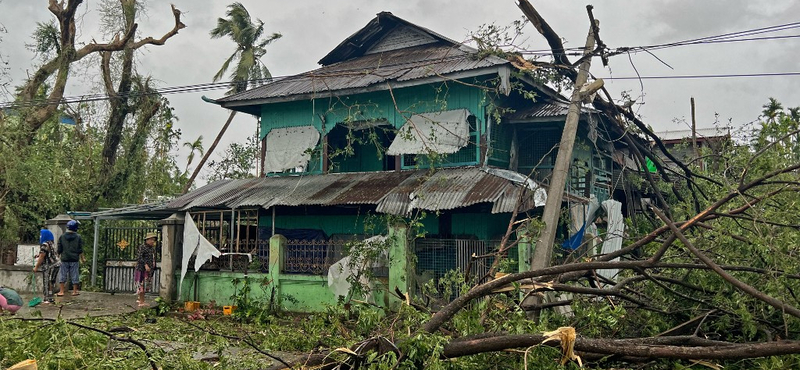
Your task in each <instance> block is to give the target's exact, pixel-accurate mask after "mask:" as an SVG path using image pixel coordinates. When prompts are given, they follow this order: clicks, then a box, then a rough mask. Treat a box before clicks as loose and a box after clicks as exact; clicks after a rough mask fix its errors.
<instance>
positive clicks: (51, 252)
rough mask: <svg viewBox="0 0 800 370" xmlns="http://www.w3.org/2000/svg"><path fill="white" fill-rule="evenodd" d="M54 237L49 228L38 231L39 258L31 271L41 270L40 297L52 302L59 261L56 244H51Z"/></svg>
mask: <svg viewBox="0 0 800 370" xmlns="http://www.w3.org/2000/svg"><path fill="white" fill-rule="evenodd" d="M54 242H55V239H54V238H53V233H52V232H50V230H47V229H42V230H40V231H39V258H37V259H36V266H34V267H33V273H34V274H35V273H36V272H37V271H41V272H42V298H43V299H44V302H45V303H47V302H50V303H52V302H53V294H54V293H55V288H56V280H57V279H58V269H59V267H60V266H61V261H59V260H58V255H57V254H56V246H55V244H53V243H54Z"/></svg>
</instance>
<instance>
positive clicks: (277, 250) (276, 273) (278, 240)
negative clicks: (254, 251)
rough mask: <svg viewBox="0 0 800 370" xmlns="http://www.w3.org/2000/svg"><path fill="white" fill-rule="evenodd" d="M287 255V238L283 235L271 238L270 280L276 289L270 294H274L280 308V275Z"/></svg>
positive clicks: (272, 286) (272, 287)
mask: <svg viewBox="0 0 800 370" xmlns="http://www.w3.org/2000/svg"><path fill="white" fill-rule="evenodd" d="M285 254H286V237H285V236H283V235H281V234H275V235H273V236H272V237H271V238H269V278H270V280H271V281H272V282H271V288H270V289H274V291H273V292H270V294H274V297H275V301H276V302H275V303H276V304H277V305H278V306H279V307H280V304H281V279H280V275H281V272H283V263H284V260H285Z"/></svg>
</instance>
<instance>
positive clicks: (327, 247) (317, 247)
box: [283, 238, 349, 275]
mask: <svg viewBox="0 0 800 370" xmlns="http://www.w3.org/2000/svg"><path fill="white" fill-rule="evenodd" d="M348 242H349V241H348V240H342V239H338V240H337V239H333V238H331V239H328V240H325V239H317V240H306V239H294V240H287V241H286V250H285V252H284V259H283V272H284V273H287V274H306V275H326V274H327V273H328V269H329V268H330V267H331V265H332V264H334V263H336V261H338V260H340V259H342V258H343V257H344V250H345V247H346V245H347V243H348Z"/></svg>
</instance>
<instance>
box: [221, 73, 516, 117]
mask: <svg viewBox="0 0 800 370" xmlns="http://www.w3.org/2000/svg"><path fill="white" fill-rule="evenodd" d="M508 68H509V67H508V66H506V65H497V66H491V67H484V68H478V69H473V70H469V71H461V72H455V73H449V74H446V75H436V76H430V77H425V78H420V79H415V80H410V81H384V82H380V83H376V84H373V85H370V86H365V87H357V88H351V89H340V90H332V91H328V90H326V91H321V92H310V93H304V94H296V95H286V96H277V97H271V98H262V99H253V100H245V101H226V102H220V105H221V106H222V107H224V108H228V109H232V110H238V111H244V110H245V108H244V107H259V106H260V105H263V104H275V103H285V102H291V101H302V100H311V99H325V98H330V97H336V96H346V95H356V94H364V93H371V92H376V91H388V90H392V89H401V88H406V87H413V86H420V85H427V84H430V83H434V82H441V81H451V80H458V79H463V78H471V77H479V76H490V75H493V74H498V75H501V73H502V72H503V71H506V70H508ZM255 110H258V111H259V112H260V109H255ZM251 114H253V113H251Z"/></svg>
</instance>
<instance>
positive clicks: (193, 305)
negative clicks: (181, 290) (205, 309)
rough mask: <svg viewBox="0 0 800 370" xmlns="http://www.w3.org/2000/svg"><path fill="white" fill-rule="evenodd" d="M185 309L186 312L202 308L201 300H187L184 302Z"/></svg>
mask: <svg viewBox="0 0 800 370" xmlns="http://www.w3.org/2000/svg"><path fill="white" fill-rule="evenodd" d="M183 309H184V310H185V311H186V312H194V311H197V310H199V309H200V302H198V301H186V302H184V303H183Z"/></svg>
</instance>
